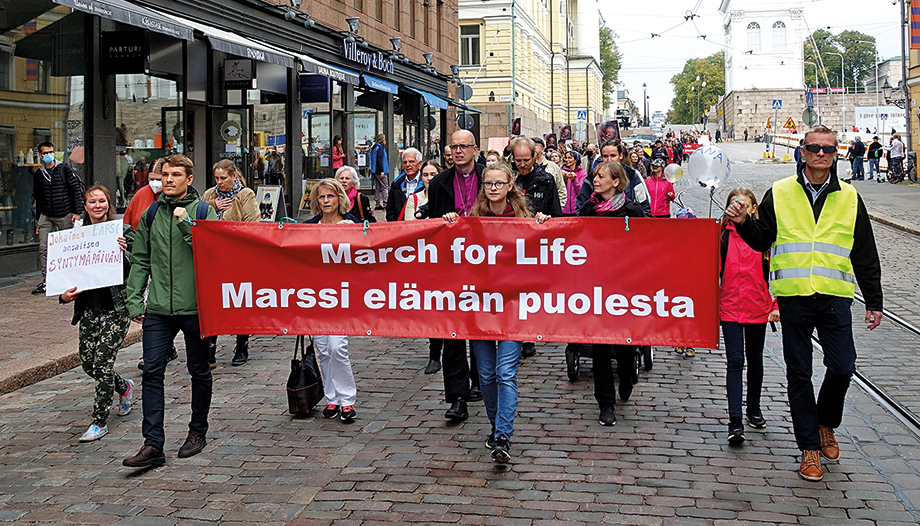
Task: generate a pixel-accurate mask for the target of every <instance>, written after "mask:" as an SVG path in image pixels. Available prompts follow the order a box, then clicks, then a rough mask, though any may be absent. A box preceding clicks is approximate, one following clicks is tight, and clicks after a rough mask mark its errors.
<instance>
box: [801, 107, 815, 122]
mask: <svg viewBox="0 0 920 526" xmlns="http://www.w3.org/2000/svg"><path fill="white" fill-rule="evenodd" d="M802 120H803V121H805V124H807V125H809V126H814V125H815V123H817V122H818V112H816V111H815V110H814V109H812V108H808V109H806V110H805V111H803V112H802Z"/></svg>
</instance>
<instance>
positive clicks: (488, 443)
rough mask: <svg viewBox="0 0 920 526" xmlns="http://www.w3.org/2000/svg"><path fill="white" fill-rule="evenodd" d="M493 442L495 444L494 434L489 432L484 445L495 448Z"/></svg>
mask: <svg viewBox="0 0 920 526" xmlns="http://www.w3.org/2000/svg"><path fill="white" fill-rule="evenodd" d="M495 444H496V442H495V435H494V434H490V435H489V438H487V439H486V447H487V448H489V449H495Z"/></svg>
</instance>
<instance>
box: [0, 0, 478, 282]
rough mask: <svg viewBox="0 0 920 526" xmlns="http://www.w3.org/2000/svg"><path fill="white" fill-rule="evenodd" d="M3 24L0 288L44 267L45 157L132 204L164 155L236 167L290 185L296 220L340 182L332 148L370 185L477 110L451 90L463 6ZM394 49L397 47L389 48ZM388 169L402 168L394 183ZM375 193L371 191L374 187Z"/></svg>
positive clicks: (286, 6)
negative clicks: (377, 161)
mask: <svg viewBox="0 0 920 526" xmlns="http://www.w3.org/2000/svg"><path fill="white" fill-rule="evenodd" d="M5 7H6V10H5V16H4V17H2V18H0V22H2V25H3V27H2V28H0V233H2V235H0V276H8V275H14V274H20V273H25V272H31V271H34V270H36V269H37V268H36V266H37V242H36V241H37V240H36V237H35V236H34V230H35V218H34V205H33V203H32V186H33V183H32V174H33V172H34V171H35V169H36V168H37V166H38V164H37V163H38V160H37V156H36V146H37V145H38V144H39V143H41V142H44V141H46V140H50V141H52V142H53V143H54V144H55V146H56V152H57V156H58V160H59V161H61V162H64V163H67V164H69V165H71V166H72V167H73V168H74V169H75V171H76V172H77V173H78V174H79V175H80V176H81V178H82V179H83V181H84V183H85V184H86V185H91V184H102V185H105V186H106V187H108V188H109V189H110V190H111V192H112V196H113V201H115V204H116V205H117V206H118V207H119V208H120V209H123V208H124V206H126V205H127V204H128V203H129V202H130V200H131V198H132V196H133V195H134V193H135V192H136V191H137V190H138V189H140V188H141V187H142V186H143V185H144V184H146V173H147V170H148V169H149V165H150V164H151V163H152V161H153V160H154V159H156V158H159V157H163V156H165V155H168V154H170V153H183V154H186V155H188V156H189V157H191V158H192V160H193V161H194V163H195V166H196V169H195V175H196V177H195V181H194V183H195V187H196V188H197V190H198V191H199V192H202V193H203V192H204V190H205V189H206V188H208V187H210V186H213V179H212V176H211V174H210V166H211V165H213V164H214V163H215V162H217V161H219V160H221V159H230V160H233V161H234V162H235V163H236V164H237V165H238V166H239V167H240V168H241V170H242V172H243V174H244V176H245V178H246V181H247V183H248V184H249V186H251V187H253V188H257V187H259V186H260V185H264V184H269V183H272V184H275V185H278V184H280V185H281V186H282V188H283V192H284V195H285V196H286V199H285V202H286V209H285V210H284V215H289V216H291V217H297V215H298V212H299V210H298V209H299V206H298V205H299V204H300V203H301V196H302V195H303V193H304V188H305V183H304V181H305V180H306V179H316V178H320V177H328V176H331V175H332V173H333V170H332V168H331V162H330V158H329V157H330V156H329V154H330V149H331V142H332V139H333V137H335V136H341V137H342V138H343V145H344V150H345V151H346V153H347V155H348V157H347V160H346V162H347V163H348V164H350V165H352V166H356V167H357V168H358V170H359V172H362V173H363V174H365V175H366V174H367V172H368V167H366V166H364V164H366V163H365V162H364V160H365V158H366V157H365V156H364V155H363V153H364V152H366V151H367V149H368V148H369V147H370V146H371V144H372V142H373V139H374V137H375V136H376V135H377V134H383V135H384V136H385V137H386V138H387V147H388V149H389V153H390V155H389V159H390V162H391V165H392V167H393V169H394V170H395V171H396V173H398V163H399V158H398V157H399V156H398V151H399V149H402V148H405V147H409V146H415V147H418V148H420V149H423V151H425V150H426V149H429V150H431V151H432V152H438V151H439V150H440V145H441V144H444V142H445V137H446V135H447V134H448V133H450V132H452V131H453V130H454V129H456V126H457V125H456V121H455V118H456V115H457V114H458V112H460V113H463V112H466V111H467V110H466V109H465V108H464V105H462V104H461V103H459V102H458V101H456V100H455V99H454V98H453V91H452V90H451V89H449V88H450V87H451V83H450V82H449V76H450V68H449V66H450V65H451V64H455V63H457V50H458V41H457V31H456V27H457V15H456V13H457V11H456V3H455V2H454V1H453V0H447V1H444V2H437V3H436V4H435V3H428V2H422V1H419V0H348V1H347V2H343V1H339V0H318V1H316V2H310V3H303V4H301V2H300V1H298V0H239V1H229V0H34V1H29V2H11V3H7V4H5ZM397 37H398V40H394V39H396V38H397ZM391 171H393V170H391ZM365 180H366V179H365Z"/></svg>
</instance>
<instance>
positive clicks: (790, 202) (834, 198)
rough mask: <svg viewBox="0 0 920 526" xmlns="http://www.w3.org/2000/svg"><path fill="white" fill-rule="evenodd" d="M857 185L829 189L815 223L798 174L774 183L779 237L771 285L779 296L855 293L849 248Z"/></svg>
mask: <svg viewBox="0 0 920 526" xmlns="http://www.w3.org/2000/svg"><path fill="white" fill-rule="evenodd" d="M856 205H857V194H856V189H855V188H853V186H852V185H849V184H842V185H840V191H839V192H830V193H828V194H827V198H826V200H825V202H824V207H823V208H822V209H821V215H820V216H819V217H818V221H817V223H815V216H814V212H813V211H812V207H811V201H810V200H809V198H808V196H807V195H805V189H804V188H802V185H800V184H799V183H798V181H796V178H795V177H788V178H786V179H781V180H779V181H776V182H775V183H773V208H774V210H775V212H776V241H775V242H774V243H773V247H772V248H771V257H770V288H771V289H772V291H773V294H774V295H775V296H811V295H812V294H815V293H819V294H827V295H830V296H842V297H846V298H852V297H853V294H854V293H855V292H856V278H855V276H854V275H853V263H852V262H851V261H850V251H851V250H852V249H853V231H854V230H855V228H856Z"/></svg>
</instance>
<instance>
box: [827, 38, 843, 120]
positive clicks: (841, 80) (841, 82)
mask: <svg viewBox="0 0 920 526" xmlns="http://www.w3.org/2000/svg"><path fill="white" fill-rule="evenodd" d="M827 54H828V55H837V56H838V57H840V84H841V85H842V86H843V104H842V106H843V107H842V108H841V110H842V111H843V115H842V118H843V132H844V133H846V131H847V81H846V77H844V74H843V71H844V69H843V55H842V54H841V53H834V52H833V51H828V53H827Z"/></svg>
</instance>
